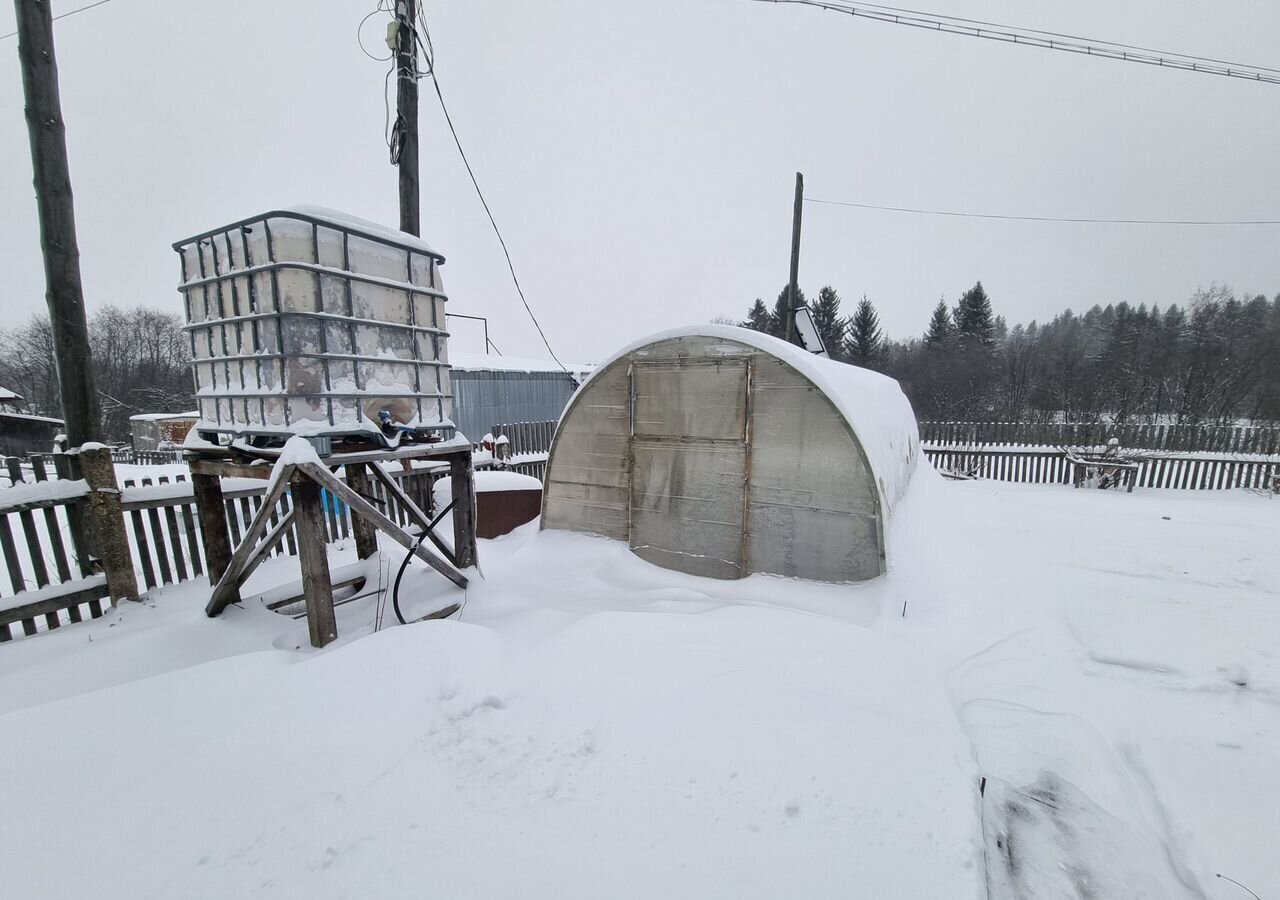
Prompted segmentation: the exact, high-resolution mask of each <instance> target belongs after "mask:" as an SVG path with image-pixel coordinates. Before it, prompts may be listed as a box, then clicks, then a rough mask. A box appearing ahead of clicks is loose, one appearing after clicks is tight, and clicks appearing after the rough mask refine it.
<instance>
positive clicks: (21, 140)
mask: <svg viewBox="0 0 1280 900" xmlns="http://www.w3.org/2000/svg"><path fill="white" fill-rule="evenodd" d="M85 2H86V0H55V2H54V10H55V12H63V11H66V10H69V9H73V8H75V7H76V6H81V5H84V3H85ZM425 2H426V10H427V14H428V17H429V22H430V25H431V31H432V36H433V38H434V41H435V47H436V55H437V70H438V72H439V76H440V80H441V83H442V86H443V89H444V92H445V97H446V100H447V101H448V102H449V105H450V111H451V112H452V114H453V117H454V122H455V124H456V125H457V127H458V129H459V132H460V135H461V137H462V140H463V144H464V146H465V147H466V149H467V152H468V155H469V156H470V158H471V161H472V164H473V166H474V167H475V169H476V172H477V175H478V177H479V179H480V182H481V186H482V187H483V188H484V189H485V191H486V193H487V195H488V198H489V202H490V204H491V206H492V207H493V210H494V213H495V215H496V216H497V218H498V222H499V224H500V225H501V226H502V228H503V229H504V232H505V234H506V237H507V241H508V243H509V245H510V247H511V251H512V255H513V257H514V258H515V261H516V265H517V269H518V271H519V273H520V275H521V280H522V282H523V284H524V287H525V291H526V293H527V295H528V297H529V300H530V302H531V303H532V304H533V306H534V309H535V311H536V312H537V313H538V314H539V316H540V318H541V320H542V323H543V325H544V327H545V328H546V330H547V333H548V335H549V337H550V338H551V341H552V345H553V346H554V347H555V349H556V350H557V352H558V353H559V354H560V355H561V357H562V358H571V359H581V360H594V359H598V358H600V357H601V356H604V355H606V354H608V353H609V352H611V351H612V350H613V349H615V348H616V347H617V346H619V345H621V344H623V343H625V342H627V341H630V340H632V339H634V338H636V337H640V336H643V335H644V334H646V333H649V332H652V331H657V330H660V329H663V328H667V327H671V326H675V325H681V324H687V323H690V322H700V321H706V320H708V319H710V318H711V317H712V316H715V315H717V314H727V315H732V316H735V317H741V316H742V315H743V314H744V313H745V310H746V307H747V305H748V304H749V303H750V301H751V300H752V299H753V298H755V297H756V296H761V297H763V298H764V299H765V300H766V302H770V303H771V302H772V300H773V298H774V297H775V296H776V295H777V292H778V290H779V289H780V288H781V286H782V285H783V283H784V282H785V281H786V277H787V265H788V254H789V241H790V236H789V232H790V216H791V193H792V187H793V179H794V173H795V171H796V170H801V171H803V172H804V173H805V180H806V187H807V193H808V194H809V196H811V197H822V198H830V199H838V200H852V201H860V202H869V203H878V204H889V205H901V206H918V207H933V208H943V209H966V210H974V211H989V212H1005V213H1010V212H1011V213H1019V214H1031V215H1060V216H1100V217H1124V216H1133V217H1149V218H1202V217H1207V218H1269V219H1275V218H1280V178H1278V174H1280V164H1278V163H1277V147H1280V87H1277V86H1266V85H1258V84H1250V83H1247V82H1243V81H1236V80H1230V79H1225V78H1218V77H1210V76H1204V75H1192V74H1184V73H1178V72H1172V71H1163V70H1160V69H1155V68H1149V67H1145V66H1138V65H1131V64H1122V63H1115V62H1106V61H1100V60H1090V59H1086V58H1081V57H1077V56H1072V55H1069V54H1063V53H1051V52H1047V51H1039V50H1032V49H1026V48H1020V47H1011V46H1003V45H999V44H994V43H991V42H986V41H979V40H974V39H971V38H962V37H950V36H945V35H938V34H931V33H928V32H925V31H919V30H916V29H910V28H902V27H895V26H890V25H885V24H880V23H876V22H869V21H862V20H855V19H852V18H849V17H848V16H843V15H838V14H834V13H829V12H822V11H819V10H815V9H809V8H804V7H797V6H786V5H779V6H775V5H765V4H759V3H752V2H747V0H644V2H630V3H624V2H613V0H521V2H516V0H467V2H463V0H455V2H434V0H425ZM908 5H910V6H912V7H914V8H923V9H933V10H936V11H939V12H946V13H948V14H952V15H964V16H973V17H977V18H984V19H991V20H995V21H998V22H1004V23H1009V24H1013V25H1021V26H1028V27H1034V28H1044V29H1052V30H1056V31H1065V32H1071V33H1076V34H1083V35H1086V36H1090V37H1097V38H1103V39H1108V40H1113V41H1124V42H1128V43H1135V44H1143V45H1146V46H1155V47H1160V48H1163V49H1170V50H1176V51H1183V52H1189V53H1196V54H1200V55H1205V56H1217V57H1222V58H1226V59H1230V60H1233V61H1238V62H1244V63H1255V64H1259V65H1276V64H1277V61H1276V60H1275V58H1274V48H1275V46H1276V44H1275V38H1276V35H1277V34H1280V4H1277V3H1275V2H1274V0H1214V2H1208V0H1196V2H1188V0H1126V2H1125V3H1122V4H1121V3H1116V2H1115V0H1077V2H1073V3H1052V4H1051V3H1028V2H1025V0H1023V2H1018V0H964V2H957V0H951V2H946V3H943V2H941V0H918V2H916V3H912V4H908ZM373 6H374V0H361V2H356V0H219V2H216V3H195V2H166V3H161V2H158V0H113V2H111V3H108V4H107V5H105V6H103V7H100V8H98V9H94V10H90V11H87V12H84V13H82V14H79V15H76V16H72V17H70V18H67V19H65V20H63V21H61V22H58V23H57V24H56V25H55V29H56V35H57V40H58V62H59V66H60V69H61V84H62V101H63V109H64V112H65V116H66V119H67V130H68V143H69V149H70V157H71V165H72V181H73V184H74V188H75V198H76V215H77V220H78V225H79V239H80V249H81V254H82V267H83V273H84V281H85V289H86V293H87V298H88V303H89V306H90V308H91V309H92V308H94V307H97V306H100V305H103V304H108V303H116V304H139V303H143V304H148V305H152V306H156V307H160V308H164V309H169V310H173V311H175V312H178V311H179V310H180V305H179V302H178V294H177V293H176V291H175V290H174V287H175V284H176V282H177V278H178V264H177V259H176V256H175V254H174V253H173V252H172V250H170V249H169V245H170V244H171V243H172V242H173V241H174V240H175V239H178V238H181V237H184V236H186V235H187V234H190V233H193V232H196V231H200V230H204V229H206V228H210V227H214V226H216V225H220V224H224V223H225V222H228V221H231V220H234V219H237V218H240V217H242V216H245V215H249V214H252V213H256V212H259V211H262V210H265V209H267V208H270V207H273V206H277V205H280V204H284V203H295V202H307V203H316V204H321V205H325V206H331V207H336V208H338V209H343V210H347V211H349V212H351V213H354V214H357V215H360V216H364V217H366V218H370V219H375V220H377V221H381V222H386V223H389V224H395V222H396V220H397V216H396V200H395V198H396V186H395V185H396V181H395V171H394V169H392V168H391V166H390V165H389V164H388V162H387V152H386V147H385V144H384V143H383V117H384V108H383V100H382V88H383V77H384V74H385V65H384V64H380V63H376V62H373V61H371V60H369V59H368V58H366V57H365V56H364V55H363V54H362V53H361V52H360V50H359V48H358V47H357V44H356V26H357V24H358V23H359V22H360V19H361V18H362V17H363V16H364V15H365V14H366V13H367V12H369V11H370V10H372V8H373ZM381 21H382V19H381V18H380V17H379V18H376V19H375V20H371V21H370V23H369V24H368V25H367V26H366V30H365V43H366V45H367V46H368V47H370V49H371V50H373V51H374V52H377V51H378V50H379V49H380V46H379V37H380V35H379V32H380V31H381V28H382V26H381V24H380V23H381ZM375 23H378V24H375ZM11 30H13V11H12V7H11V6H10V5H9V4H0V33H3V32H8V31H11ZM0 60H2V62H0V154H2V158H3V159H4V160H5V165H4V166H3V167H0V179H3V180H2V182H0V193H2V195H3V197H4V205H3V215H2V216H0V324H12V323H14V322H17V321H21V320H23V319H25V318H26V317H27V316H29V315H30V314H31V313H33V312H35V311H38V310H41V309H43V304H44V281H43V274H42V269H41V264H40V255H39V245H38V242H37V227H36V213H35V202H34V199H33V195H32V189H31V169H30V157H29V150H28V145H27V135H26V126H25V123H24V121H23V117H22V89H21V81H20V78H19V72H18V65H17V42H16V40H15V39H12V38H10V39H9V40H7V41H4V42H0ZM422 110H423V117H422V143H423V146H422V171H423V173H424V192H423V236H424V237H425V238H427V239H428V240H429V241H430V242H432V243H433V244H434V245H435V246H436V247H437V248H438V249H439V250H441V251H442V252H443V253H444V254H445V255H446V257H447V258H448V263H447V265H446V266H445V269H444V273H445V284H446V287H447V289H448V291H449V294H450V309H451V310H452V311H454V312H461V313H468V314H473V315H484V316H488V317H490V331H491V336H492V338H493V340H494V341H495V343H496V344H497V345H498V346H499V347H500V348H501V349H502V350H503V352H505V353H507V354H512V355H536V356H544V355H545V353H544V352H543V351H542V349H541V346H540V343H539V341H538V338H537V335H536V333H535V332H534V330H533V328H532V326H531V325H530V323H529V321H528V319H527V317H526V316H525V314H524V311H523V310H522V309H521V307H520V302H519V298H518V297H517V296H516V294H515V291H514V290H513V288H512V287H511V283H510V280H509V276H508V275H507V272H506V269H505V264H504V263H503V260H502V256H501V252H500V249H499V247H498V245H497V242H496V241H495V239H494V237H493V234H492V232H491V231H490V228H489V225H488V222H487V220H486V219H485V217H484V213H483V210H482V209H481V207H480V205H479V203H478V201H477V200H476V198H475V195H474V194H473V192H472V188H471V186H470V184H469V182H468V181H467V178H466V173H465V171H464V170H463V168H462V165H461V162H460V161H459V159H458V155H457V152H456V150H455V149H454V147H453V144H452V142H451V139H450V138H449V135H448V133H447V131H446V130H445V127H444V123H443V119H442V117H441V116H440V113H439V109H438V107H437V105H436V103H435V100H434V96H433V95H431V94H430V93H429V89H426V88H424V94H423V98H422ZM1278 240H1280V227H1271V228H1223V229H1203V228H1200V229H1196V228H1138V227H1127V226H1086V225H1067V224H1032V223H1011V222H988V221H976V220H956V219H934V218H923V217H916V216H909V215H904V214H898V213H888V212H873V211H864V210H855V209H846V208H839V207H826V206H817V205H813V204H810V205H809V206H807V208H806V211H805V229H804V246H803V252H802V258H801V286H802V287H803V288H804V289H805V291H806V292H808V293H810V294H813V293H816V291H817V289H818V288H819V287H820V286H822V285H823V284H828V283H829V284H832V285H834V286H835V287H836V288H837V289H838V290H839V291H840V293H841V295H842V296H843V297H844V298H845V301H846V303H847V304H848V306H849V307H852V302H853V300H855V299H856V298H857V297H859V296H861V295H862V294H863V293H864V292H865V293H866V294H868V295H869V296H870V297H871V298H872V299H873V300H874V301H875V302H876V304H877V306H878V307H879V308H880V311H881V316H882V320H883V322H884V324H885V326H886V328H887V330H888V331H889V333H890V334H892V335H893V336H896V337H905V336H909V335H911V334H916V333H918V332H920V331H921V330H923V328H924V325H925V322H926V320H927V317H928V313H929V310H930V308H931V307H932V306H933V305H934V304H935V303H936V302H937V299H938V297H939V296H941V295H945V296H946V297H947V298H948V299H949V300H952V301H954V300H955V299H956V298H957V296H958V294H959V292H960V291H961V290H963V289H964V288H966V287H967V286H969V285H971V284H972V283H973V282H974V281H975V280H977V279H982V281H983V282H984V284H985V285H986V286H987V289H988V291H989V293H990V294H991V296H992V298H993V301H994V303H995V306H996V310H997V311H998V312H1001V313H1003V314H1005V315H1006V316H1007V317H1008V318H1009V320H1010V321H1011V322H1013V321H1025V320H1029V319H1032V318H1040V319H1043V318H1045V317H1048V316H1051V315H1052V314H1054V313H1055V312H1057V311H1059V310H1060V309H1062V308H1063V307H1066V306H1071V307H1073V308H1076V309H1083V308H1087V307H1088V306H1090V305H1092V304H1093V303H1107V302H1111V301H1119V300H1128V301H1130V302H1134V303H1137V302H1147V303H1160V304H1162V305H1163V304H1167V303H1169V302H1172V301H1183V300H1185V299H1186V298H1187V297H1188V296H1189V295H1190V294H1191V293H1192V292H1193V291H1194V290H1195V289H1196V288H1197V287H1198V286H1201V285H1204V286H1207V285H1209V284H1210V283H1211V282H1214V281H1217V282H1220V283H1221V282H1225V283H1228V284H1230V285H1231V286H1233V287H1234V288H1236V289H1237V290H1238V291H1249V292H1264V293H1266V294H1268V295H1274V294H1275V293H1277V292H1280V253H1277V241H1278ZM455 335H456V340H455V343H454V346H455V348H456V349H464V350H475V351H479V350H480V349H481V339H480V336H479V331H478V329H475V330H469V329H468V328H467V326H466V325H457V326H456V328H455Z"/></svg>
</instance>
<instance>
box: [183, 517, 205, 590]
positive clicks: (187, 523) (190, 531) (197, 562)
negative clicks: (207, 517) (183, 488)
mask: <svg viewBox="0 0 1280 900" xmlns="http://www.w3.org/2000/svg"><path fill="white" fill-rule="evenodd" d="M182 525H183V528H184V529H185V531H186V533H187V554H188V557H187V558H188V559H190V560H191V572H192V576H193V577H194V576H197V575H203V574H204V566H203V564H202V560H201V559H200V553H201V549H202V548H201V544H200V538H199V535H198V533H197V531H196V510H195V505H194V504H191V503H184V504H182Z"/></svg>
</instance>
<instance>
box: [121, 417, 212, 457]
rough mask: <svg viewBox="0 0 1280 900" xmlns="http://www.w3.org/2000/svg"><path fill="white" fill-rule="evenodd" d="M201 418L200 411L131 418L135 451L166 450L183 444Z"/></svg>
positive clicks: (130, 426) (130, 425) (130, 429)
mask: <svg viewBox="0 0 1280 900" xmlns="http://www.w3.org/2000/svg"><path fill="white" fill-rule="evenodd" d="M199 418H200V412H199V410H192V411H191V412H185V413H139V414H138V415H136V416H130V417H129V431H130V432H131V433H132V434H133V449H134V450H164V449H167V448H168V445H171V444H181V443H182V441H183V440H184V439H185V438H186V436H187V432H188V431H190V430H191V428H192V426H193V425H195V424H196V422H197V421H198V420H199Z"/></svg>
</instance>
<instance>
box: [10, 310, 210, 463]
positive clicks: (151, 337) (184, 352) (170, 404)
mask: <svg viewBox="0 0 1280 900" xmlns="http://www.w3.org/2000/svg"><path fill="white" fill-rule="evenodd" d="M89 347H90V353H91V354H92V355H93V362H92V365H93V378H94V382H95V384H96V385H97V388H98V402H99V404H100V405H101V407H102V430H103V435H104V436H105V437H106V438H107V439H108V440H115V441H126V440H128V439H129V417H130V416H132V415H135V414H137V413H144V412H186V411H189V410H191V409H194V408H195V401H194V398H193V396H192V380H191V343H190V340H189V339H188V338H187V336H186V334H185V333H184V332H183V330H182V320H181V318H179V317H178V316H176V315H173V314H171V313H165V312H160V311H159V310H154V309H145V308H135V309H121V308H119V307H116V306H107V307H104V308H102V309H99V310H98V311H97V312H95V313H93V314H92V315H91V316H90V317H89ZM85 363H86V365H87V364H89V362H88V360H86V361H85ZM0 385H3V386H4V387H7V388H8V389H9V390H11V391H15V392H16V393H19V394H21V395H22V396H23V397H25V398H26V401H27V410H28V411H29V412H32V413H37V414H40V415H47V416H54V417H58V418H60V417H61V416H62V398H61V394H60V393H59V390H58V371H57V367H56V366H55V364H54V357H53V329H52V328H51V327H50V325H49V317H48V315H36V316H33V317H32V318H31V320H30V321H28V322H27V323H26V324H25V325H22V326H19V327H17V328H7V329H0Z"/></svg>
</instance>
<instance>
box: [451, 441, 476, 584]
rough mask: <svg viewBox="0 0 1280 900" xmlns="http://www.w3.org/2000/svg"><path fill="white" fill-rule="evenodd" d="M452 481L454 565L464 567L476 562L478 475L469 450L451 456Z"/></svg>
mask: <svg viewBox="0 0 1280 900" xmlns="http://www.w3.org/2000/svg"><path fill="white" fill-rule="evenodd" d="M449 480H450V486H451V487H452V489H453V499H454V507H453V552H454V555H455V556H456V557H457V558H456V559H455V560H454V564H455V565H456V566H457V567H458V568H459V569H465V568H467V567H468V566H474V565H475V564H476V478H475V470H474V469H473V468H472V467H471V452H470V451H469V450H468V451H466V452H465V453H456V454H454V455H453V456H451V457H449Z"/></svg>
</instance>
